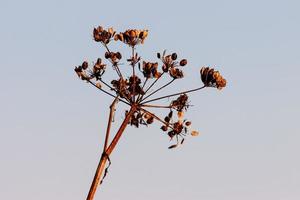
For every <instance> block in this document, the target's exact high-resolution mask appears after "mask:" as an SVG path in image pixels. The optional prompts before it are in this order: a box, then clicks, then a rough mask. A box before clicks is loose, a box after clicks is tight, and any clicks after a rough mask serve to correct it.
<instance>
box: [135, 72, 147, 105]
mask: <svg viewBox="0 0 300 200" xmlns="http://www.w3.org/2000/svg"><path fill="white" fill-rule="evenodd" d="M148 80H149V78H148V77H147V78H146V79H145V81H144V83H143V87H142V91H144V87H145V85H146V83H147V81H148ZM142 98H143V95H140V94H139V96H138V98H137V100H136V101H137V102H140V100H141V99H142Z"/></svg>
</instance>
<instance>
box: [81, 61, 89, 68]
mask: <svg viewBox="0 0 300 200" xmlns="http://www.w3.org/2000/svg"><path fill="white" fill-rule="evenodd" d="M87 68H88V62H86V61H84V62H83V63H82V69H84V70H86V69H87Z"/></svg>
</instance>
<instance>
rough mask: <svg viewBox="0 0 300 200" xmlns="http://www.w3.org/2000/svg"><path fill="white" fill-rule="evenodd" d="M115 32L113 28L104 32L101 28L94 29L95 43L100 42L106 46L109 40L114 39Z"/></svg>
mask: <svg viewBox="0 0 300 200" xmlns="http://www.w3.org/2000/svg"><path fill="white" fill-rule="evenodd" d="M115 33H116V32H115V31H114V30H113V28H108V30H105V29H104V28H103V27H102V26H98V27H97V28H94V31H93V36H94V40H95V41H96V42H102V43H103V44H108V43H109V41H110V39H111V38H113V37H114V35H115Z"/></svg>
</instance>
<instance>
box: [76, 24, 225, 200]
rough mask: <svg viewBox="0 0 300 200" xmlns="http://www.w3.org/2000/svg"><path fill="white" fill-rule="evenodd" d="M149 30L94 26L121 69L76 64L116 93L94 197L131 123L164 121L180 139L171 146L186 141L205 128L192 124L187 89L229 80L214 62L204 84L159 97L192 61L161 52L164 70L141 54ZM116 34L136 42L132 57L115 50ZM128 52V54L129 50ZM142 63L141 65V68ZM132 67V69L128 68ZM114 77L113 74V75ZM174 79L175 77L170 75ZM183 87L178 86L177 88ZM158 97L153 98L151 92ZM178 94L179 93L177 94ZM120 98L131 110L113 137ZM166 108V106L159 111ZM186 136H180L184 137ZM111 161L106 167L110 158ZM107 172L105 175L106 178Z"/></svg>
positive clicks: (115, 65)
mask: <svg viewBox="0 0 300 200" xmlns="http://www.w3.org/2000/svg"><path fill="white" fill-rule="evenodd" d="M147 35H148V30H137V29H128V30H126V31H125V32H120V33H118V34H116V32H115V31H114V30H113V29H112V28H108V29H107V30H106V29H104V28H103V27H102V26H99V27H97V28H94V30H93V37H94V40H95V41H96V42H100V44H102V45H103V47H104V48H105V55H104V57H105V58H106V59H108V61H109V63H110V64H111V67H112V69H113V70H114V71H115V72H116V73H117V78H114V79H113V80H110V81H108V82H107V80H105V79H104V78H105V77H104V76H103V74H104V73H105V72H106V71H108V70H110V69H111V68H108V69H106V64H104V63H103V62H102V59H101V58H98V59H97V61H96V62H95V63H94V65H89V64H88V62H87V61H84V62H83V63H82V64H81V65H79V66H76V67H75V69H74V70H75V72H76V74H77V75H78V77H79V78H81V79H82V80H84V81H85V82H87V83H90V84H92V85H93V86H95V87H96V88H97V89H98V90H100V91H101V92H104V93H105V94H107V95H109V96H111V97H113V98H114V100H113V101H112V104H111V105H110V112H109V119H108V124H107V130H106V135H105V140H104V146H103V154H102V156H101V160H100V163H99V165H98V169H97V171H96V174H95V178H94V181H93V183H92V186H91V189H90V192H89V195H88V197H87V200H92V199H93V197H94V194H95V191H96V187H97V186H98V185H99V184H101V183H102V181H103V179H104V177H105V176H106V174H107V170H108V167H109V166H110V163H111V161H110V155H111V153H112V151H113V150H114V148H115V146H116V145H117V143H118V141H119V139H120V137H121V135H122V134H123V132H124V130H125V128H126V126H128V125H131V126H133V127H136V128H139V127H141V125H144V126H149V125H150V124H152V123H154V122H159V123H161V130H162V131H163V132H164V135H166V136H168V137H169V138H170V139H171V140H173V139H176V141H177V142H176V143H175V144H172V145H171V146H169V149H172V148H175V147H177V146H179V145H181V144H182V143H183V142H184V141H185V137H186V136H187V135H191V136H197V135H199V132H197V131H195V130H191V124H192V123H191V121H189V120H187V119H185V118H184V114H185V112H186V111H187V109H188V108H189V106H190V104H189V97H188V95H187V93H191V92H195V91H198V90H201V89H204V88H206V87H216V88H218V89H222V88H223V87H225V86H226V80H225V79H224V78H223V77H222V76H221V75H220V73H219V72H218V71H215V70H214V69H211V68H209V67H203V68H202V69H201V70H200V74H201V80H202V82H203V83H204V86H201V87H197V88H194V89H190V90H184V91H180V92H176V93H173V94H165V93H163V95H162V96H158V97H153V96H152V95H154V94H156V95H157V94H158V92H162V91H163V89H165V88H166V87H167V86H169V85H171V84H173V83H174V82H176V81H177V79H180V78H184V74H183V69H184V66H186V65H187V60H186V59H181V60H180V59H179V58H178V55H177V53H175V52H173V53H171V54H168V55H167V54H166V51H164V52H163V53H162V54H161V53H157V58H158V59H160V61H161V62H162V65H161V69H162V72H159V71H160V70H158V66H159V64H158V63H157V62H152V61H142V59H141V56H140V55H138V52H136V48H135V46H136V45H138V44H143V43H144V41H145V39H146V37H147ZM112 38H114V40H116V41H121V42H123V43H125V44H127V45H129V46H130V47H131V49H130V51H131V52H130V54H131V55H130V57H129V58H125V60H126V61H127V62H125V63H121V59H122V54H121V53H120V52H115V51H111V50H110V49H109V45H108V43H109V42H112ZM123 55H125V54H123ZM120 65H129V66H130V67H129V68H127V69H126V68H125V67H124V68H123V67H122V68H119V66H120ZM137 67H138V69H139V70H137V69H136V68H137ZM123 70H126V73H122V71H123ZM166 76H167V77H168V76H170V77H171V80H169V81H168V82H167V83H164V84H162V85H159V86H158V87H157V84H158V83H159V82H160V80H161V79H163V78H164V77H166ZM108 77H111V76H108ZM168 79H170V78H168ZM176 89H177V88H176ZM151 97H152V98H151ZM172 97H174V99H172ZM166 99H168V100H169V99H171V100H170V101H168V102H169V103H167V104H164V105H163V104H155V103H154V104H152V103H151V102H156V103H157V102H161V103H162V102H163V101H161V100H166ZM118 102H121V103H124V104H125V105H127V106H129V107H130V109H127V110H125V112H124V113H125V118H124V120H123V122H122V124H121V125H120V128H119V129H118V131H117V133H116V134H115V136H114V138H113V139H111V140H110V131H111V125H112V123H113V122H114V119H115V117H114V116H115V111H116V105H117V104H118ZM148 108H151V109H167V111H168V113H167V115H166V116H164V117H161V116H157V115H156V113H155V112H152V111H151V112H150V111H149V110H148ZM158 113H160V112H158ZM179 140H180V141H179ZM107 161H108V166H107V167H106V168H105V165H106V162H107ZM101 177H102V180H101V181H100V179H101Z"/></svg>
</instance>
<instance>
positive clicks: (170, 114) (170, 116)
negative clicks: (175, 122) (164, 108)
mask: <svg viewBox="0 0 300 200" xmlns="http://www.w3.org/2000/svg"><path fill="white" fill-rule="evenodd" d="M172 116H173V110H171V111H170V112H169V114H168V117H169V118H172Z"/></svg>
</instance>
